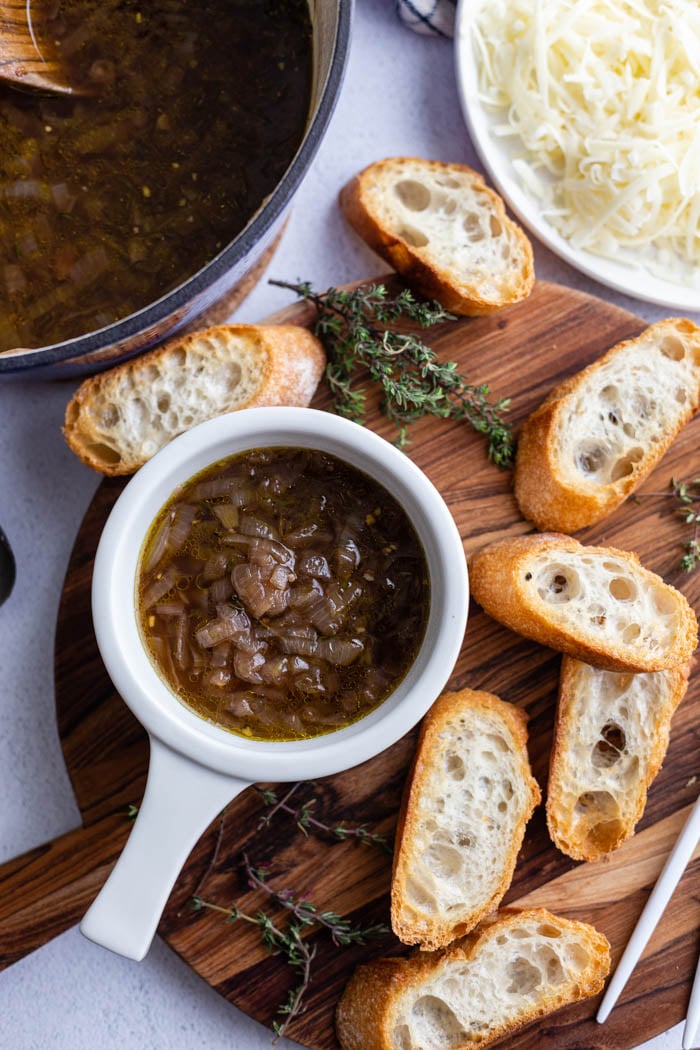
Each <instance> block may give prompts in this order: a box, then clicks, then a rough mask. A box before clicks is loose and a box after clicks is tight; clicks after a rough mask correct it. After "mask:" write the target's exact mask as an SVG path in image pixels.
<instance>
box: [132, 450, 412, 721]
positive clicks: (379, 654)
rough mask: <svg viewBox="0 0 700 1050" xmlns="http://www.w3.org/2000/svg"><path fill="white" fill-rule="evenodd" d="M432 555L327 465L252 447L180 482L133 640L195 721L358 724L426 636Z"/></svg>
mask: <svg viewBox="0 0 700 1050" xmlns="http://www.w3.org/2000/svg"><path fill="white" fill-rule="evenodd" d="M429 604H430V585H429V579H428V568H427V563H426V558H425V554H424V552H423V549H422V547H421V544H420V541H419V539H418V536H417V535H416V532H415V530H414V528H413V526H412V524H411V522H410V521H409V518H408V516H407V515H406V513H405V511H404V510H403V509H402V508H401V506H400V505H399V504H398V502H397V501H396V500H395V499H394V498H393V497H392V496H391V495H390V494H389V493H388V492H387V491H386V489H385V488H384V487H383V486H382V485H380V484H379V483H378V482H376V481H374V480H373V479H372V478H370V477H368V475H366V474H364V473H363V472H362V471H360V470H357V469H356V468H355V467H352V466H350V465H348V464H347V463H345V462H343V461H342V460H340V459H338V458H336V457H335V456H332V455H329V454H327V453H324V452H318V451H313V450H309V449H304V448H265V449H256V450H253V451H249V452H246V453H242V454H240V455H237V456H233V457H231V458H229V459H226V460H223V461H221V462H219V463H216V464H214V465H213V466H211V467H209V468H208V469H207V470H205V471H203V472H202V473H201V474H198V475H197V476H196V477H194V478H192V479H191V480H190V481H188V482H187V483H186V484H185V485H183V486H182V487H181V488H180V489H178V490H177V491H176V492H175V493H174V495H173V496H172V497H171V498H170V500H169V501H168V502H167V503H166V505H165V506H164V507H163V509H162V510H161V512H160V513H159V515H158V517H157V518H156V520H155V522H154V524H153V526H152V527H151V530H150V532H149V534H148V536H147V538H146V542H145V544H144V548H143V551H142V555H141V562H140V570H139V581H138V611H139V621H140V627H141V632H142V635H143V638H144V641H145V643H146V645H147V648H148V651H149V653H150V655H151V658H152V660H153V662H154V664H155V666H156V667H157V669H158V671H159V673H160V674H161V676H162V677H163V678H164V679H165V680H166V682H167V683H168V684H169V685H170V687H171V688H172V689H173V691H174V692H175V693H176V694H177V696H178V697H179V698H180V700H182V701H183V702H184V703H185V704H187V705H188V706H189V707H191V708H192V709H193V710H194V711H196V712H197V714H199V715H201V716H202V717H203V718H205V719H208V720H209V721H211V722H214V723H216V724H218V725H220V726H223V727H225V728H227V729H229V730H231V731H233V732H235V733H238V734H241V735H243V736H247V737H252V738H255V739H261V740H295V739H303V738H305V737H311V736H317V735H320V734H323V733H327V732H330V731H332V730H335V729H338V728H340V727H342V726H345V725H348V724H350V723H352V722H355V721H357V720H358V719H359V718H361V717H363V716H364V715H366V714H367V713H368V712H370V711H372V710H373V709H374V708H376V707H377V706H378V705H379V704H380V703H382V701H383V700H385V699H386V697H387V696H388V695H389V693H390V692H391V691H392V690H393V688H394V687H395V686H396V685H397V683H398V682H399V681H400V680H401V679H402V678H403V676H404V675H405V674H406V672H407V671H408V669H409V668H410V666H411V664H412V663H413V660H414V658H415V656H416V653H417V651H418V649H419V647H420V644H421V641H422V639H423V635H424V632H425V628H426V624H427V620H428V611H429Z"/></svg>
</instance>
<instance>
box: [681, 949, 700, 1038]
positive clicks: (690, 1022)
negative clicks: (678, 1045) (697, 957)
mask: <svg viewBox="0 0 700 1050" xmlns="http://www.w3.org/2000/svg"><path fill="white" fill-rule="evenodd" d="M698 1028H700V961H698V965H697V969H696V970H695V980H694V981H693V990H692V991H691V993H690V1002H689V1003H688V1013H687V1015H686V1018H685V1028H684V1029H683V1042H682V1046H683V1050H691V1047H693V1046H695V1041H696V1038H697V1034H698Z"/></svg>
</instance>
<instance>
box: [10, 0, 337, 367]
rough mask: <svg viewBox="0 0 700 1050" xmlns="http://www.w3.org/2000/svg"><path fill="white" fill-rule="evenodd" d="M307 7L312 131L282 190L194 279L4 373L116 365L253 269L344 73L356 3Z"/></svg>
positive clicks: (24, 357)
mask: <svg viewBox="0 0 700 1050" xmlns="http://www.w3.org/2000/svg"><path fill="white" fill-rule="evenodd" d="M309 7H310V12H311V21H312V25H313V55H314V72H313V84H312V91H311V106H310V111H309V120H308V124H307V128H306V133H305V135H304V139H303V141H302V144H301V146H300V148H299V150H298V152H297V154H296V156H295V157H294V159H293V161H292V163H291V164H290V166H289V168H288V169H287V171H286V173H285V174H284V176H283V177H282V179H281V181H280V182H279V183H278V185H277V187H276V189H275V190H274V191H273V192H272V194H271V195H270V196H269V197H268V198H267V200H266V201H265V203H264V204H263V206H262V207H261V208H260V209H259V210H258V211H257V212H256V213H255V215H254V216H253V218H252V219H251V221H250V222H249V223H248V225H247V226H246V227H245V228H244V229H243V230H242V231H241V233H239V234H238V236H237V237H235V238H234V239H233V240H232V241H231V242H230V244H229V245H227V247H226V248H224V250H223V251H222V252H220V254H219V255H217V256H216V258H215V259H213V260H212V261H211V262H210V263H208V264H207V265H206V266H204V267H203V268H202V269H201V270H199V271H198V272H197V273H196V274H195V275H194V276H193V277H190V278H189V279H188V280H187V281H185V282H183V284H181V285H179V286H178V287H177V288H175V289H173V290H172V291H171V292H168V293H167V295H164V296H162V297H161V298H160V299H158V300H157V301H156V302H154V303H151V304H150V305H149V306H146V307H144V308H143V309H142V310H138V311H137V312H136V313H133V314H130V315H129V317H126V318H124V319H123V320H121V321H117V322H116V323H115V324H112V325H108V326H107V327H106V328H101V329H99V330H98V331H96V332H90V333H88V334H87V335H83V336H80V337H78V338H76V339H68V340H66V341H65V342H62V343H56V344H54V345H52V346H46V347H42V348H40V349H37V350H21V351H15V352H9V353H6V354H0V378H2V379H5V378H24V379H27V378H30V377H31V378H35V377H36V378H41V379H47V378H52V377H55V378H63V377H66V378H67V377H70V376H76V375H84V374H86V373H90V372H97V371H99V370H100V369H102V368H107V367H109V366H111V365H114V364H117V363H118V362H119V361H123V360H125V359H126V358H128V357H133V356H134V355H135V354H138V353H140V352H142V351H143V350H146V349H147V348H148V347H150V346H153V345H155V344H156V343H159V342H160V341H161V340H162V339H164V338H165V337H166V336H168V335H171V334H173V333H174V332H176V331H177V330H178V329H180V328H183V327H185V326H186V325H188V324H190V323H191V322H192V321H194V320H195V319H196V318H197V317H198V316H199V315H200V314H202V313H203V312H204V311H205V310H207V309H208V308H209V307H211V306H213V305H214V304H215V303H218V302H219V301H221V300H223V299H225V297H226V296H227V294H228V293H230V292H231V291H232V289H233V288H234V287H235V286H236V285H237V284H239V282H241V281H242V280H243V279H244V278H245V276H246V274H249V273H250V271H251V270H253V268H254V267H255V265H256V263H258V262H259V261H260V260H261V258H262V256H263V254H264V253H265V251H266V250H268V249H269V248H270V246H271V244H272V243H273V241H274V238H275V237H276V235H277V234H278V233H279V231H280V227H281V225H282V222H283V219H284V216H285V213H286V211H287V209H288V207H289V205H290V203H291V200H292V197H293V195H294V192H295V191H296V189H297V187H298V186H299V183H300V182H301V180H302V178H303V177H304V174H305V173H306V171H307V170H308V168H309V166H310V164H311V161H312V159H313V157H314V155H315V153H316V150H317V149H318V147H319V145H320V143H321V139H322V138H323V134H324V132H325V130H326V127H327V126H328V122H329V120H330V117H331V114H332V113H333V109H334V107H335V103H336V101H337V99H338V94H339V92H340V86H341V83H342V78H343V73H344V71H345V64H346V60H347V55H348V42H349V35H350V19H351V12H352V0H309Z"/></svg>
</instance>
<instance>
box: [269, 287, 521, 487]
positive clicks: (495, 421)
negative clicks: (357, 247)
mask: <svg viewBox="0 0 700 1050" xmlns="http://www.w3.org/2000/svg"><path fill="white" fill-rule="evenodd" d="M270 284H273V285H276V286H277V287H278V288H287V289H289V290H290V291H292V292H295V293H296V294H297V295H298V296H300V297H301V298H302V299H304V300H305V301H306V302H309V303H312V304H313V305H314V306H315V307H316V311H317V316H316V321H315V324H314V331H315V333H316V335H317V336H318V338H319V339H320V340H321V342H322V343H323V345H324V347H325V350H326V354H327V357H328V364H327V367H326V380H327V382H328V385H329V387H330V391H331V394H332V395H333V401H334V408H335V411H336V412H337V413H338V415H341V416H346V417H347V418H348V419H352V420H354V421H355V422H357V423H364V420H365V409H366V392H365V390H364V389H363V388H359V389H358V388H357V387H355V386H354V381H355V377H356V373H357V372H358V371H359V370H360V369H363V368H365V369H367V371H368V372H369V376H370V379H371V380H372V381H373V382H375V383H377V384H379V386H380V388H381V391H382V408H383V411H384V414H385V415H386V416H387V418H388V419H390V420H391V421H392V422H393V423H394V424H395V425H396V427H397V428H398V438H397V444H398V445H399V447H401V448H403V447H405V445H406V444H407V443H408V434H407V429H408V426H409V425H410V424H411V423H413V422H415V420H417V419H420V418H421V417H422V416H425V415H430V416H437V417H439V418H441V419H458V420H459V419H461V420H466V421H467V422H468V423H470V424H471V426H472V427H473V428H474V429H475V430H476V431H478V432H479V433H480V434H483V435H484V436H485V437H486V438H487V439H488V454H489V457H490V458H491V459H492V460H493V462H494V463H496V464H497V465H498V466H499V467H503V468H506V467H509V466H511V464H512V460H513V436H512V433H511V429H510V426H509V424H508V423H506V422H505V420H504V418H503V414H504V412H506V410H507V409H508V406H509V404H510V401H509V399H508V398H504V399H501V400H499V401H495V402H494V401H490V400H489V394H490V391H489V387H488V386H487V385H486V384H482V385H481V386H473V385H471V384H470V383H469V382H468V381H467V379H466V377H465V376H463V375H460V373H459V372H458V371H457V365H456V363H455V362H454V361H447V362H443V361H440V360H439V359H438V358H437V356H436V354H435V352H434V351H433V350H431V349H430V347H428V346H427V345H426V344H425V343H424V342H423V340H422V339H421V338H420V337H419V336H418V335H416V334H415V333H414V332H402V331H397V330H396V329H395V328H393V327H392V326H393V325H394V324H395V323H396V322H397V321H412V322H414V323H416V324H418V325H420V327H421V328H429V327H431V326H432V325H435V324H440V323H441V322H443V321H454V320H456V318H455V317H454V316H453V315H452V314H450V313H448V312H447V310H445V309H443V307H442V306H440V304H439V303H438V302H422V301H418V300H416V299H415V298H414V297H413V294H412V293H411V292H410V291H409V290H408V289H404V290H403V291H401V292H399V293H398V294H397V295H395V296H390V295H389V293H388V291H387V289H386V287H385V286H384V285H382V284H370V285H362V286H360V287H359V288H356V289H355V290H354V291H350V292H346V291H343V290H342V289H339V288H329V289H328V290H327V291H325V292H322V293H320V292H315V291H314V290H313V289H312V287H311V285H310V284H309V283H308V282H307V281H298V282H296V283H295V284H294V283H290V282H287V281H270Z"/></svg>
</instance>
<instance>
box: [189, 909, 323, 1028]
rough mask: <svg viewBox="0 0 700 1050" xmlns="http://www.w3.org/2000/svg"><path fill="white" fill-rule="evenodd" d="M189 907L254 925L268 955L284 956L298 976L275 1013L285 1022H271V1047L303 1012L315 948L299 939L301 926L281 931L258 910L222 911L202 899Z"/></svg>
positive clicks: (297, 925) (300, 937) (291, 926)
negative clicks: (272, 1038)
mask: <svg viewBox="0 0 700 1050" xmlns="http://www.w3.org/2000/svg"><path fill="white" fill-rule="evenodd" d="M192 907H193V908H194V910H195V911H202V910H203V909H206V910H208V911H215V912H219V913H220V914H221V915H225V916H226V920H227V922H238V921H239V920H240V921H242V922H249V923H251V924H252V925H253V926H257V927H258V929H259V930H260V937H261V939H262V942H263V944H264V945H265V947H266V948H267V950H268V952H270V954H271V955H283V956H284V958H285V959H286V961H287V965H288V966H290V967H291V968H292V969H293V970H295V971H296V972H297V973H298V974H299V975H300V981H299V984H298V985H297V986H296V987H295V988H292V989H291V990H290V992H289V996H288V997H287V999H286V1000H285V1001H284V1003H282V1005H281V1006H280V1007H279V1008H278V1010H277V1012H278V1013H279V1014H282V1015H284V1016H285V1020H284V1021H283V1022H279V1021H275V1022H273V1026H272V1027H273V1029H274V1031H275V1039H274V1041H273V1046H274V1045H275V1043H276V1042H277V1039H278V1038H280V1037H281V1036H283V1035H284V1033H285V1031H286V1030H287V1026H288V1025H289V1024H290V1022H291V1021H292V1020H293V1019H294V1018H295V1017H297V1016H298V1015H299V1014H300V1013H302V1012H303V999H304V995H305V994H306V991H307V989H308V987H309V984H310V983H311V964H312V962H313V961H314V958H315V956H316V945H315V944H314V945H309V944H307V943H306V941H305V940H304V939H303V937H302V936H301V931H302V927H301V924H297V923H290V924H289V925H288V926H287V927H286V928H285V929H282V928H281V927H280V926H277V925H275V923H274V922H273V921H272V919H271V918H270V917H269V915H266V914H265V912H264V911H258V912H256V913H255V915H250V914H248V912H244V911H242V910H241V909H240V908H238V907H237V906H236V905H235V904H234V905H232V906H231V907H230V908H225V907H223V906H222V905H221V904H214V903H213V902H212V901H206V900H204V899H203V898H202V897H193V898H192Z"/></svg>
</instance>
